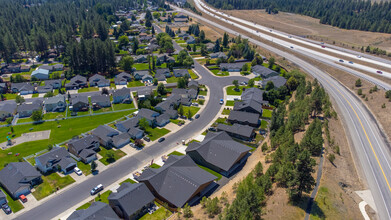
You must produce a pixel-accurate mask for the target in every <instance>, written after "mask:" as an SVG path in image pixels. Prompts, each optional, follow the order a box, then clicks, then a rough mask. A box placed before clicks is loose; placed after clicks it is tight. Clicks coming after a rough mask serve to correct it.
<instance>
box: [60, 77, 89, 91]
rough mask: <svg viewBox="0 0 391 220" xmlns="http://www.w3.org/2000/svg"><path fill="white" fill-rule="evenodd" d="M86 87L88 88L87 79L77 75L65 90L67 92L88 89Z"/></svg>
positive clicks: (66, 85)
mask: <svg viewBox="0 0 391 220" xmlns="http://www.w3.org/2000/svg"><path fill="white" fill-rule="evenodd" d="M86 86H87V78H86V77H84V76H80V75H76V76H75V77H73V78H72V79H71V80H70V82H69V83H67V84H65V88H66V89H67V90H70V89H79V88H82V87H86Z"/></svg>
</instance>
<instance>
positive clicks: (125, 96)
mask: <svg viewBox="0 0 391 220" xmlns="http://www.w3.org/2000/svg"><path fill="white" fill-rule="evenodd" d="M113 103H115V104H117V103H132V98H131V96H130V89H129V88H122V89H117V90H114V92H113Z"/></svg>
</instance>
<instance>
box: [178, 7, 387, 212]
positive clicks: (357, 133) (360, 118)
mask: <svg viewBox="0 0 391 220" xmlns="http://www.w3.org/2000/svg"><path fill="white" fill-rule="evenodd" d="M195 2H198V0H196V1H195ZM196 5H197V8H198V9H199V10H200V11H202V12H204V9H203V8H200V6H199V4H196ZM173 8H175V9H176V10H178V11H181V12H183V13H185V14H188V15H190V16H192V17H195V18H197V19H199V20H202V21H204V22H206V23H208V24H210V25H213V26H215V27H217V28H219V29H221V30H223V31H226V32H227V33H231V34H233V35H239V34H240V35H241V36H242V37H243V38H247V39H249V41H250V42H252V43H254V44H255V45H258V46H260V47H262V48H264V49H266V50H269V51H271V52H273V53H275V54H278V55H279V56H282V57H285V59H287V60H289V61H291V62H293V63H295V64H297V65H298V66H300V67H301V68H302V69H303V70H304V71H306V72H307V73H309V74H311V75H312V76H313V77H315V78H317V79H318V81H319V82H320V83H321V84H322V86H323V87H324V88H325V89H326V90H327V92H328V93H329V94H330V97H332V99H333V101H334V105H335V106H336V108H337V109H336V110H337V112H338V114H339V118H342V120H343V123H344V126H345V128H346V134H347V136H348V139H349V141H350V145H351V149H352V150H353V152H352V153H353V157H354V159H355V160H356V161H357V164H359V165H360V168H361V169H362V171H363V174H364V175H365V179H366V181H367V185H368V187H369V189H370V190H371V192H372V195H373V197H374V200H375V204H376V209H377V211H378V212H377V214H378V216H379V218H380V219H391V208H390V204H391V187H390V181H391V166H390V163H389V161H391V160H390V159H391V155H390V151H389V143H388V142H387V140H386V135H385V134H384V133H383V132H382V131H381V130H380V128H379V126H378V124H377V122H376V120H375V118H374V117H373V116H372V115H371V113H370V112H369V110H368V109H367V108H366V107H365V106H364V105H363V104H362V103H361V101H360V100H359V99H358V98H357V97H356V96H355V95H354V94H353V93H351V92H350V91H349V90H348V89H347V88H346V87H345V86H343V85H342V84H340V83H339V82H338V81H337V80H335V79H334V78H333V77H331V76H330V75H328V74H327V73H325V72H324V71H322V70H321V69H319V68H317V67H315V66H313V65H312V64H310V63H308V62H306V61H304V60H302V59H300V58H298V57H296V56H294V55H292V54H291V53H288V52H285V51H282V50H279V49H276V48H274V47H272V46H269V45H267V44H264V43H262V42H260V41H257V40H255V39H252V38H249V37H248V36H246V34H245V33H246V32H247V31H245V30H246V29H245V28H246V27H244V28H243V29H244V30H243V31H242V32H241V33H238V32H236V31H233V30H231V29H230V28H229V27H230V26H229V25H221V24H218V23H216V22H214V21H211V20H208V19H206V18H204V17H202V16H199V15H196V14H194V13H192V12H189V11H186V10H183V9H180V8H176V7H173ZM216 16H217V17H218V15H216ZM216 16H215V17H216ZM222 21H224V19H223V20H222ZM230 23H231V22H230ZM235 26H236V25H235ZM237 27H239V28H241V27H240V26H239V25H238V26H237ZM250 33H252V32H250Z"/></svg>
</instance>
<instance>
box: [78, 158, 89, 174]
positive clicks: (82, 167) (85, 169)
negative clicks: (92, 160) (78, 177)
mask: <svg viewBox="0 0 391 220" xmlns="http://www.w3.org/2000/svg"><path fill="white" fill-rule="evenodd" d="M77 167H79V169H80V170H81V172H83V174H84V175H85V176H88V175H90V174H91V165H90V164H85V163H83V162H81V161H79V162H77Z"/></svg>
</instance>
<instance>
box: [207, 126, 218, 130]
mask: <svg viewBox="0 0 391 220" xmlns="http://www.w3.org/2000/svg"><path fill="white" fill-rule="evenodd" d="M208 130H209V131H217V129H216V128H214V127H210V128H208Z"/></svg>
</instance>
